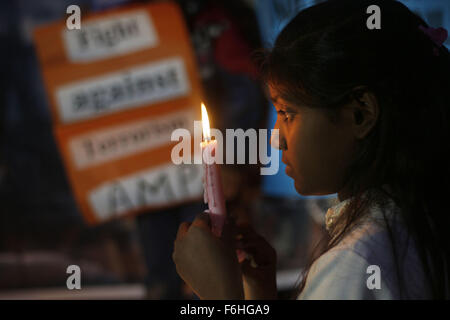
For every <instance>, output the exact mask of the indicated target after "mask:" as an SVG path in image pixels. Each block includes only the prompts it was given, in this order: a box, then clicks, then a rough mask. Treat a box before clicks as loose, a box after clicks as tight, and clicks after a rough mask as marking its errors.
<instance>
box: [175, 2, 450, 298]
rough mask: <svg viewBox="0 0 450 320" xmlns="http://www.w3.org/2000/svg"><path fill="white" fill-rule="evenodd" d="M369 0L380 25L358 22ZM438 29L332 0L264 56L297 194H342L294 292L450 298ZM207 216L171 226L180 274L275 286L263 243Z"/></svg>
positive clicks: (241, 286)
mask: <svg viewBox="0 0 450 320" xmlns="http://www.w3.org/2000/svg"><path fill="white" fill-rule="evenodd" d="M370 5H377V6H378V7H379V8H380V10H381V29H373V30H370V29H368V27H367V25H366V21H367V19H368V17H369V14H367V13H366V10H367V8H368V7H369V6H370ZM446 37H447V32H446V30H445V29H442V28H438V29H434V28H431V27H429V26H428V25H427V24H426V23H425V22H424V21H423V20H422V19H421V18H419V17H418V16H417V15H415V14H413V13H412V12H411V11H410V10H409V9H407V8H406V7H405V6H404V5H402V4H401V3H399V2H396V1H393V0H369V1H366V0H358V1H354V0H331V1H327V2H324V3H321V4H319V5H317V6H314V7H311V8H308V9H306V10H304V11H302V12H300V13H299V14H298V15H297V16H296V17H295V18H294V19H293V20H292V21H291V22H290V23H289V24H288V25H287V26H286V27H285V28H284V29H283V31H282V32H281V33H280V35H279V36H278V38H277V40H276V42H275V45H274V48H273V49H272V50H271V52H269V53H267V54H266V55H265V58H264V60H263V63H262V76H263V79H264V80H265V83H266V84H267V88H268V91H269V92H270V97H271V99H272V101H273V103H274V106H275V108H276V110H277V112H278V118H277V122H276V124H275V128H277V129H279V148H280V149H281V150H282V153H283V162H285V163H286V165H287V168H286V173H287V174H288V175H289V176H290V177H292V178H293V179H294V181H295V188H296V190H297V191H298V192H299V193H300V194H302V195H326V194H333V193H338V198H339V201H340V202H339V203H338V204H337V205H335V206H333V207H332V208H330V209H329V210H328V212H327V215H326V227H327V230H328V232H329V234H330V238H329V239H327V240H326V241H327V243H326V246H325V249H323V252H320V253H319V254H317V255H316V256H315V257H313V258H315V259H314V260H313V263H312V264H311V265H310V267H309V268H307V270H308V271H307V272H306V273H305V274H304V276H303V277H302V281H301V283H300V284H299V286H298V292H297V294H296V297H297V298H299V299H428V298H449V296H450V292H449V288H450V274H449V272H450V260H449V259H450V241H449V239H448V237H447V233H448V231H449V230H450V229H449V228H450V215H449V213H448V212H446V210H445V208H446V205H445V202H446V197H448V195H449V192H450V179H449V178H450V170H449V169H450V165H449V155H450V152H449V151H450V150H449V142H448V141H449V138H450V112H449V107H450V81H449V72H450V58H449V52H448V50H447V49H446V48H445V47H444V46H443V45H442V43H443V42H444V41H445V39H446ZM208 223H209V221H208V217H207V215H206V214H202V215H200V216H198V217H197V219H196V220H194V222H193V223H192V224H189V223H184V224H182V225H181V226H180V229H179V232H178V235H177V239H176V240H175V250H174V253H173V259H174V262H175V264H176V267H177V271H178V273H179V274H180V276H181V277H182V278H183V279H184V280H185V281H186V283H188V284H189V285H190V286H191V287H192V289H193V290H194V291H195V292H196V293H197V294H198V295H199V297H201V298H205V299H241V298H246V299H262V298H276V284H275V265H276V257H275V253H274V251H273V249H272V248H271V247H270V245H268V244H267V242H265V241H264V239H262V238H261V237H260V236H258V235H256V234H255V233H254V231H252V230H251V229H250V228H245V229H242V228H241V229H239V228H236V227H234V226H233V223H232V222H230V223H229V224H227V225H226V227H225V230H224V234H223V236H222V237H221V238H220V239H219V238H215V237H214V236H213V235H212V234H211V232H210V229H209V224H208ZM236 248H240V249H243V250H245V251H246V252H247V253H249V254H252V256H253V258H254V260H255V262H256V264H254V263H250V261H248V260H245V261H242V262H239V261H237V258H236V255H235V251H234V250H235V249H236ZM322 248H323V246H322Z"/></svg>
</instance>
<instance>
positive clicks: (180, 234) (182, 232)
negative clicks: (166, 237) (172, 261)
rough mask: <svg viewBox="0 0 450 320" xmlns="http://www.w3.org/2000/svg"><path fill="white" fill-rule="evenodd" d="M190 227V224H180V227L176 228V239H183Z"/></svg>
mask: <svg viewBox="0 0 450 320" xmlns="http://www.w3.org/2000/svg"><path fill="white" fill-rule="evenodd" d="M190 226H191V223H190V222H182V223H181V224H180V226H179V227H178V232H177V237H176V238H177V239H179V238H181V237H183V236H184V235H185V234H186V233H187V232H188V230H189V227H190Z"/></svg>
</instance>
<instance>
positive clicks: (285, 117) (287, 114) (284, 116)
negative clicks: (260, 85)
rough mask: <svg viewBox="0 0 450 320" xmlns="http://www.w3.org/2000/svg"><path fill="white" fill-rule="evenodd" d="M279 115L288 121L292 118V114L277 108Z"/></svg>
mask: <svg viewBox="0 0 450 320" xmlns="http://www.w3.org/2000/svg"><path fill="white" fill-rule="evenodd" d="M277 113H278V114H279V115H280V116H281V117H283V120H284V121H290V120H292V118H293V114H291V113H289V112H286V111H283V110H278V112H277Z"/></svg>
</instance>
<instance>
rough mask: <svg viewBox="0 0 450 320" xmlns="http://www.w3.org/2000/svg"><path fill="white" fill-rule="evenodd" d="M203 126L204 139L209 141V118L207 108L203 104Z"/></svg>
mask: <svg viewBox="0 0 450 320" xmlns="http://www.w3.org/2000/svg"><path fill="white" fill-rule="evenodd" d="M202 126H203V139H205V140H206V141H209V140H210V139H211V132H210V129H209V118H208V112H206V107H205V105H204V104H203V103H202Z"/></svg>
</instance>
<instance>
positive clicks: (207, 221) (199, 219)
mask: <svg viewBox="0 0 450 320" xmlns="http://www.w3.org/2000/svg"><path fill="white" fill-rule="evenodd" d="M192 226H196V227H201V228H208V229H211V218H210V216H209V214H208V213H207V212H202V213H199V214H198V215H197V216H196V217H195V219H194V221H193V222H192Z"/></svg>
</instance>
